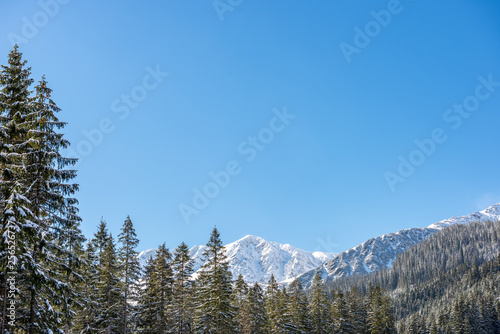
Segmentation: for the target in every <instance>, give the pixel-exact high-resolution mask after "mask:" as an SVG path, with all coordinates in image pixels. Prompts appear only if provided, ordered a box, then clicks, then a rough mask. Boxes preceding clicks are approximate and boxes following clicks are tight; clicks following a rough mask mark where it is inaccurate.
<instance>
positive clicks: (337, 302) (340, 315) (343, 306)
mask: <svg viewBox="0 0 500 334" xmlns="http://www.w3.org/2000/svg"><path fill="white" fill-rule="evenodd" d="M332 299H333V300H332V304H331V305H332V320H333V321H332V331H333V333H338V334H351V333H352V334H354V333H356V332H355V331H354V328H353V325H352V323H351V319H350V317H349V312H348V309H347V303H346V301H345V298H344V293H343V292H342V291H341V290H338V291H337V292H336V293H333V296H332Z"/></svg>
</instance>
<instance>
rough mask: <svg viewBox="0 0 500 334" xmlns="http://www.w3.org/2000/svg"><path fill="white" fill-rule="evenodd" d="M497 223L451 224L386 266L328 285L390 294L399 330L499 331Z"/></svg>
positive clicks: (499, 232) (499, 245) (499, 234)
mask: <svg viewBox="0 0 500 334" xmlns="http://www.w3.org/2000/svg"><path fill="white" fill-rule="evenodd" d="M499 253H500V222H495V223H493V222H486V223H472V224H468V225H454V226H451V227H448V228H446V229H444V230H443V231H440V232H438V233H436V234H434V235H433V236H431V237H430V238H429V239H428V240H426V241H424V242H422V243H420V244H418V245H416V246H414V247H412V248H410V249H409V250H407V251H406V252H404V253H402V254H400V255H399V256H398V257H397V259H396V261H395V262H394V264H393V267H392V268H391V269H390V270H384V271H381V272H377V273H373V274H370V275H365V276H354V277H351V278H349V279H344V278H341V279H338V280H336V281H334V282H331V283H329V284H328V287H329V289H338V288H341V289H352V288H356V289H359V290H360V291H366V290H367V289H368V287H369V285H370V284H378V285H380V286H381V287H382V288H383V289H385V290H386V291H387V292H388V293H389V294H390V295H391V296H392V297H393V299H394V307H395V315H396V321H397V323H398V328H399V332H400V333H405V332H408V333H426V332H425V331H426V330H427V331H430V332H431V333H499V332H500V322H499V315H498V313H499V311H500V287H499V282H500V257H499V256H498V255H499Z"/></svg>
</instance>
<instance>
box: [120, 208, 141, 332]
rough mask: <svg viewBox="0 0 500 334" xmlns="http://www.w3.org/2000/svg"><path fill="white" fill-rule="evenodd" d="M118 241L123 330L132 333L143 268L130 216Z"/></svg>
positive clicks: (137, 240)
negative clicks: (119, 244) (139, 281)
mask: <svg viewBox="0 0 500 334" xmlns="http://www.w3.org/2000/svg"><path fill="white" fill-rule="evenodd" d="M118 241H119V242H120V243H121V247H120V250H119V260H120V266H121V270H122V280H123V282H122V283H123V296H124V298H123V305H122V307H121V308H122V328H123V333H124V334H127V333H130V332H131V330H130V328H133V323H131V319H130V318H131V315H132V314H134V311H133V305H135V304H136V303H137V285H136V282H137V280H138V279H139V278H140V275H141V267H140V264H139V258H138V257H137V255H138V252H137V251H136V248H137V245H138V244H139V239H137V235H136V233H135V229H134V225H133V224H132V220H131V219H130V216H127V219H126V220H125V222H124V224H123V227H122V229H121V233H120V235H119V236H118Z"/></svg>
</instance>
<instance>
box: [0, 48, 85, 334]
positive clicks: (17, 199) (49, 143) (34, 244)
mask: <svg viewBox="0 0 500 334" xmlns="http://www.w3.org/2000/svg"><path fill="white" fill-rule="evenodd" d="M8 62H9V65H8V66H3V65H2V71H1V73H0V177H1V183H0V214H1V215H0V224H1V226H0V229H1V233H2V235H3V236H4V238H3V240H2V244H0V266H2V268H1V269H2V270H1V272H2V274H1V277H0V284H1V288H0V291H1V292H0V295H1V298H2V307H1V309H0V312H1V324H0V327H1V328H0V331H2V332H5V331H7V329H8V327H11V330H12V326H8V324H7V322H6V318H5V316H6V311H5V306H6V303H7V302H8V300H7V298H6V293H5V292H6V289H7V285H6V284H5V283H6V276H7V275H5V273H6V271H5V268H6V267H5V266H6V264H7V261H6V256H5V255H7V253H6V252H5V250H6V249H7V248H6V246H7V245H8V241H9V240H8V239H7V238H6V236H7V237H9V234H10V236H12V237H13V238H12V240H15V244H12V246H13V248H12V254H10V255H12V256H13V257H12V258H13V259H15V262H16V264H15V268H11V272H15V273H17V274H16V281H17V282H18V283H17V289H18V290H17V291H16V296H17V297H18V301H17V302H16V309H17V311H16V313H17V318H16V320H15V327H16V329H19V330H24V331H26V332H27V333H31V334H34V333H45V332H54V333H62V332H63V331H64V330H69V328H71V327H72V318H73V316H74V312H73V311H72V309H73V308H75V307H77V306H78V305H79V303H80V301H81V298H82V296H81V295H80V294H79V291H78V289H77V286H78V285H79V284H80V283H81V282H82V281H83V277H82V271H83V270H84V262H83V261H82V260H81V256H82V255H83V246H82V244H83V242H84V241H85V238H84V237H83V235H82V233H81V231H80V228H79V224H80V218H79V217H78V209H77V208H76V204H77V200H76V199H75V198H73V197H72V196H73V195H74V193H75V192H76V191H77V190H78V185H76V184H72V183H70V181H71V180H72V179H73V178H74V177H75V176H76V172H75V171H74V170H71V169H67V167H68V166H72V165H74V164H75V162H76V160H75V159H69V158H64V157H63V156H62V155H61V153H60V151H61V150H62V149H64V148H66V147H67V146H68V145H69V143H68V141H66V140H65V139H64V138H63V135H62V134H61V133H59V132H58V131H59V130H61V129H62V128H63V127H64V126H65V123H63V122H60V121H59V120H58V119H57V117H56V114H57V113H58V112H59V111H60V110H59V108H58V107H57V105H56V104H55V102H54V101H53V100H52V99H51V93H52V90H51V89H50V88H48V86H47V81H46V80H45V77H43V78H42V80H41V81H40V82H39V83H38V84H37V85H36V86H35V91H34V93H35V94H34V96H33V95H32V93H33V92H32V91H31V90H30V86H31V84H32V83H33V80H32V79H31V78H30V68H27V67H26V61H23V60H22V55H21V53H20V52H19V50H18V47H17V46H15V47H14V50H12V51H11V52H10V54H9V61H8ZM6 232H7V233H6Z"/></svg>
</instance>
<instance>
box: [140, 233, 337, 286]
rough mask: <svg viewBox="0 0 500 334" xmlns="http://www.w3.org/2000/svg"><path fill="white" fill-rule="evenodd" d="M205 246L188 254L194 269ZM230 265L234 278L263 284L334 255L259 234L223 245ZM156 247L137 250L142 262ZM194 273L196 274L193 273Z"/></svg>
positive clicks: (289, 275)
mask: <svg viewBox="0 0 500 334" xmlns="http://www.w3.org/2000/svg"><path fill="white" fill-rule="evenodd" d="M204 249H205V246H194V247H193V248H191V249H190V256H191V257H192V259H193V261H194V270H195V272H196V271H197V270H199V269H200V267H201V266H202V265H203V260H202V253H203V250H204ZM225 249H226V255H227V257H228V262H229V267H230V269H231V272H232V274H233V277H234V278H236V277H238V275H239V274H241V275H243V278H244V279H245V281H246V282H249V283H253V282H259V283H264V284H265V283H266V282H267V281H268V280H269V278H270V277H271V274H273V275H274V277H275V278H276V280H277V281H278V282H281V281H285V280H290V279H292V278H293V277H295V276H298V275H301V274H303V273H305V272H307V271H309V270H311V269H314V268H317V267H318V266H320V265H321V264H323V263H325V262H326V261H328V260H329V259H332V258H333V257H334V256H335V255H336V254H332V253H324V252H307V251H304V250H301V249H298V248H295V247H293V246H291V245H288V244H280V243H277V242H272V241H266V240H264V239H262V238H260V237H256V236H252V235H247V236H246V237H244V238H242V239H240V240H237V241H235V242H232V243H230V244H228V245H226V246H225ZM155 252H156V250H155V249H150V250H147V251H143V252H141V253H139V259H140V261H141V264H143V265H144V264H145V263H146V260H147V259H148V258H149V257H150V256H152V255H154V254H155ZM195 276H196V273H195Z"/></svg>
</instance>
